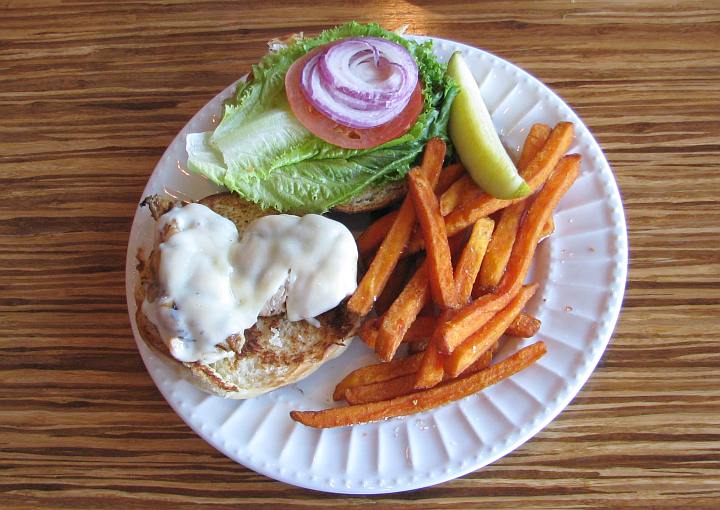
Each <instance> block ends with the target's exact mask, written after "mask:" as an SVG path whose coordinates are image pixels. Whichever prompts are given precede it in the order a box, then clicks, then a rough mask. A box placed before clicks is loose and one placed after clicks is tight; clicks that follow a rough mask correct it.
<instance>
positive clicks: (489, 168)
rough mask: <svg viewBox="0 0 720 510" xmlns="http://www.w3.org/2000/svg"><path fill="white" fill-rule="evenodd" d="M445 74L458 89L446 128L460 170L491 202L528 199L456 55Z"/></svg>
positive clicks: (476, 89) (525, 187) (473, 83)
mask: <svg viewBox="0 0 720 510" xmlns="http://www.w3.org/2000/svg"><path fill="white" fill-rule="evenodd" d="M447 72H448V74H449V75H450V76H452V77H453V78H454V79H455V81H456V82H457V84H458V86H459V88H460V92H459V93H458V95H457V96H456V97H455V101H454V102H453V104H452V108H451V110H450V122H449V124H450V139H451V140H452V142H453V144H454V145H455V149H456V150H457V152H458V155H459V156H460V161H462V164H463V166H464V167H465V168H466V169H467V171H468V173H469V174H470V176H471V177H472V179H473V180H474V181H475V182H476V183H477V184H478V186H480V187H481V188H482V189H483V190H484V191H485V192H486V193H488V194H490V195H492V196H493V197H495V198H504V199H508V198H520V197H524V196H525V195H528V194H529V193H530V191H531V190H530V187H529V186H528V185H527V183H526V182H525V180H524V179H523V178H522V177H520V174H518V171H517V168H515V164H514V163H513V161H512V159H510V156H509V155H508V153H507V151H506V150H505V147H504V146H503V144H502V142H501V141H500V137H499V136H498V134H497V131H496V130H495V126H494V125H493V122H492V118H491V117H490V112H488V109H487V106H485V102H484V101H483V99H482V96H481V95H480V88H479V87H478V84H477V82H476V81H475V78H474V77H473V75H472V73H471V72H470V68H469V67H468V66H467V64H466V63H465V60H464V59H463V58H462V55H461V54H460V52H455V53H453V55H452V57H450V62H449V63H448V68H447Z"/></svg>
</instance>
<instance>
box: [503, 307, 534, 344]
mask: <svg viewBox="0 0 720 510" xmlns="http://www.w3.org/2000/svg"><path fill="white" fill-rule="evenodd" d="M540 325H541V323H540V320H538V319H536V318H535V317H533V316H532V315H527V314H524V313H521V314H520V315H518V316H517V317H515V319H514V320H513V321H512V323H510V325H509V326H508V328H507V329H506V330H505V334H506V335H510V336H517V337H520V338H530V337H532V336H535V334H536V333H537V332H538V331H539V330H540Z"/></svg>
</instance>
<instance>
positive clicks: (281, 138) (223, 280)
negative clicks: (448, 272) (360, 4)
mask: <svg viewBox="0 0 720 510" xmlns="http://www.w3.org/2000/svg"><path fill="white" fill-rule="evenodd" d="M271 48H272V49H271V52H270V53H269V54H268V55H266V56H265V57H264V58H263V59H262V60H261V61H260V62H259V63H258V64H257V65H255V66H253V69H252V73H251V74H250V75H249V77H248V78H247V79H246V80H243V81H241V82H239V83H238V85H237V90H236V92H235V94H234V95H233V97H231V98H230V99H229V100H228V101H227V102H226V104H225V108H224V112H223V116H222V119H221V121H220V122H219V124H218V125H217V126H216V127H215V129H214V130H212V131H208V132H204V133H192V134H189V135H187V138H186V149H187V154H188V162H187V167H188V168H189V169H190V170H191V171H192V172H195V173H197V174H199V175H202V176H204V177H206V178H208V179H210V180H212V181H213V182H215V183H217V184H219V185H221V186H223V187H224V188H226V189H227V190H228V191H229V192H228V193H223V194H219V195H213V196H210V197H207V198H205V199H203V200H201V201H200V202H199V203H192V204H183V203H179V202H177V201H171V200H167V199H164V198H163V197H160V196H151V197H147V198H146V199H145V200H144V201H143V204H142V205H145V206H147V207H148V209H149V211H150V213H151V214H152V216H153V218H154V219H155V220H156V228H155V240H154V245H153V249H152V250H151V252H150V253H144V252H140V253H138V256H137V259H138V264H137V268H138V272H139V275H140V278H139V284H138V286H137V289H136V290H135V299H136V304H137V312H136V321H137V324H138V328H139V331H140V333H141V336H142V338H143V339H144V341H145V342H146V343H147V344H148V345H149V346H150V347H151V348H152V349H153V350H154V351H155V352H157V353H159V354H161V355H162V356H164V357H165V358H167V359H168V360H171V362H173V363H175V364H176V365H177V366H179V367H181V369H182V370H183V371H184V373H185V374H186V376H187V377H188V379H189V380H190V381H191V382H192V383H193V384H195V385H196V386H198V387H199V388H201V389H203V390H205V391H207V392H209V393H212V394H216V395H220V396H223V397H228V398H241V399H242V398H250V397H253V396H256V395H260V394H263V393H265V392H268V391H271V390H273V389H276V388H279V387H281V386H284V385H287V384H290V383H292V382H295V381H298V380H299V379H301V378H303V377H305V376H307V375H309V374H310V373H312V372H313V371H315V370H317V369H318V368H319V367H320V366H321V365H322V364H323V363H324V362H325V361H327V360H329V359H332V358H333V357H335V356H337V355H339V354H340V353H341V352H342V351H343V350H344V349H345V348H346V347H347V345H348V343H349V341H350V340H351V338H352V336H353V335H354V332H355V330H356V327H357V324H358V318H357V317H354V316H353V315H352V314H350V313H349V312H348V311H347V309H346V307H345V302H346V300H347V299H346V298H347V297H348V296H350V295H351V294H352V292H353V291H354V290H355V287H356V286H357V270H358V267H357V260H358V254H357V246H356V245H355V242H354V240H353V238H352V235H351V234H350V232H349V230H347V228H345V227H344V226H343V225H342V224H340V223H338V222H337V221H334V220H331V219H329V218H327V217H326V216H321V214H323V213H325V212H327V211H329V210H331V209H334V210H336V211H341V212H346V213H359V212H368V211H373V210H376V209H380V208H383V207H386V206H388V205H389V204H391V203H392V202H394V201H396V200H397V199H399V198H400V197H402V196H404V195H405V193H406V191H407V190H406V188H405V184H404V183H405V179H404V176H405V175H406V174H407V172H408V171H409V170H410V169H411V167H412V166H413V165H415V164H416V163H417V161H418V160H419V158H420V156H421V153H422V150H423V147H424V146H425V144H426V143H427V141H428V140H429V139H430V138H433V137H440V138H443V139H445V140H447V124H448V116H449V111H450V105H451V104H452V100H453V98H454V96H455V94H456V93H457V87H456V85H455V83H454V81H453V80H452V79H451V78H449V77H448V76H447V74H446V72H445V67H444V66H443V65H441V64H440V63H439V62H438V61H437V60H436V58H435V56H434V55H433V53H432V48H431V44H430V43H417V42H413V41H410V40H406V39H405V38H403V37H401V36H400V35H398V34H396V33H393V32H389V31H386V30H384V29H382V28H381V27H379V26H377V25H373V24H369V25H365V24H359V23H354V22H352V23H348V24H346V25H343V26H340V27H336V28H334V29H330V30H327V31H325V32H322V33H321V34H320V35H319V36H317V37H314V38H304V37H301V36H294V37H291V38H290V39H288V40H286V41H283V42H275V43H274V44H273V45H272V46H271ZM288 213H292V214H288Z"/></svg>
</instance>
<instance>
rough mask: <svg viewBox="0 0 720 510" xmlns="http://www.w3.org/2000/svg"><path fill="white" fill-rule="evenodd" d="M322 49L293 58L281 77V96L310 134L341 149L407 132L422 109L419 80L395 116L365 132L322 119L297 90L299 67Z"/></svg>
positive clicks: (371, 144)
mask: <svg viewBox="0 0 720 510" xmlns="http://www.w3.org/2000/svg"><path fill="white" fill-rule="evenodd" d="M321 49H322V47H320V48H315V49H314V50H312V51H310V52H308V53H307V54H305V55H304V56H302V57H300V58H299V59H297V60H296V61H295V62H294V63H293V65H291V66H290V69H288V72H287V74H286V75H285V93H286V94H287V98H288V102H289V103H290V108H291V109H292V111H293V113H294V114H295V117H297V119H298V120H299V121H300V123H301V124H302V125H303V126H305V128H306V129H307V130H308V131H310V132H311V133H312V134H314V135H315V136H317V137H318V138H321V139H322V140H325V141H326V142H328V143H331V144H333V145H338V146H340V147H342V148H344V149H370V148H372V147H377V146H378V145H381V144H383V143H385V142H389V141H390V140H393V139H395V138H398V137H399V136H401V135H403V134H405V133H407V132H408V131H409V130H410V128H411V127H412V126H413V124H415V121H416V120H417V118H418V116H419V115H420V113H421V112H422V110H423V105H424V101H423V95H422V89H421V88H420V81H419V80H418V85H417V87H415V90H414V91H413V94H412V96H410V101H409V102H408V104H407V106H406V107H405V108H404V109H403V111H401V112H400V113H399V114H398V116H397V117H395V118H394V119H393V120H391V121H390V122H386V123H385V124H382V125H380V126H377V127H374V128H369V129H358V128H351V127H348V126H343V125H341V124H338V123H337V122H335V121H334V120H332V119H330V118H328V117H326V116H325V115H324V114H322V113H321V112H319V111H318V110H316V109H315V108H314V107H313V105H312V104H310V103H309V102H308V100H307V99H306V98H305V94H303V91H302V89H301V88H300V78H301V75H302V70H303V67H305V62H307V61H308V60H309V59H310V58H312V56H313V55H314V54H315V53H317V52H318V51H320V50H321Z"/></svg>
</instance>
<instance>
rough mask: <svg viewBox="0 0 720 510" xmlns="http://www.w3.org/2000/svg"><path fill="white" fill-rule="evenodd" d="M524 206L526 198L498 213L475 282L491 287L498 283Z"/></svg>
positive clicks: (487, 287) (525, 206)
mask: <svg viewBox="0 0 720 510" xmlns="http://www.w3.org/2000/svg"><path fill="white" fill-rule="evenodd" d="M526 208H527V200H523V201H522V202H516V203H514V204H510V205H509V206H507V207H506V208H505V209H503V210H502V212H501V213H500V219H499V220H498V222H497V226H496V227H495V231H494V232H493V236H492V239H491V240H490V244H488V247H487V251H486V252H485V258H484V259H483V262H482V267H480V274H479V275H478V283H477V284H478V285H480V286H481V287H483V288H486V289H491V288H494V287H495V286H496V285H497V284H498V283H500V278H502V275H503V273H504V272H505V266H506V265H507V261H508V259H509V258H510V252H511V251H512V247H513V244H515V236H516V235H517V231H518V228H519V227H520V221H521V220H522V217H523V214H524V213H525V209H526Z"/></svg>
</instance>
